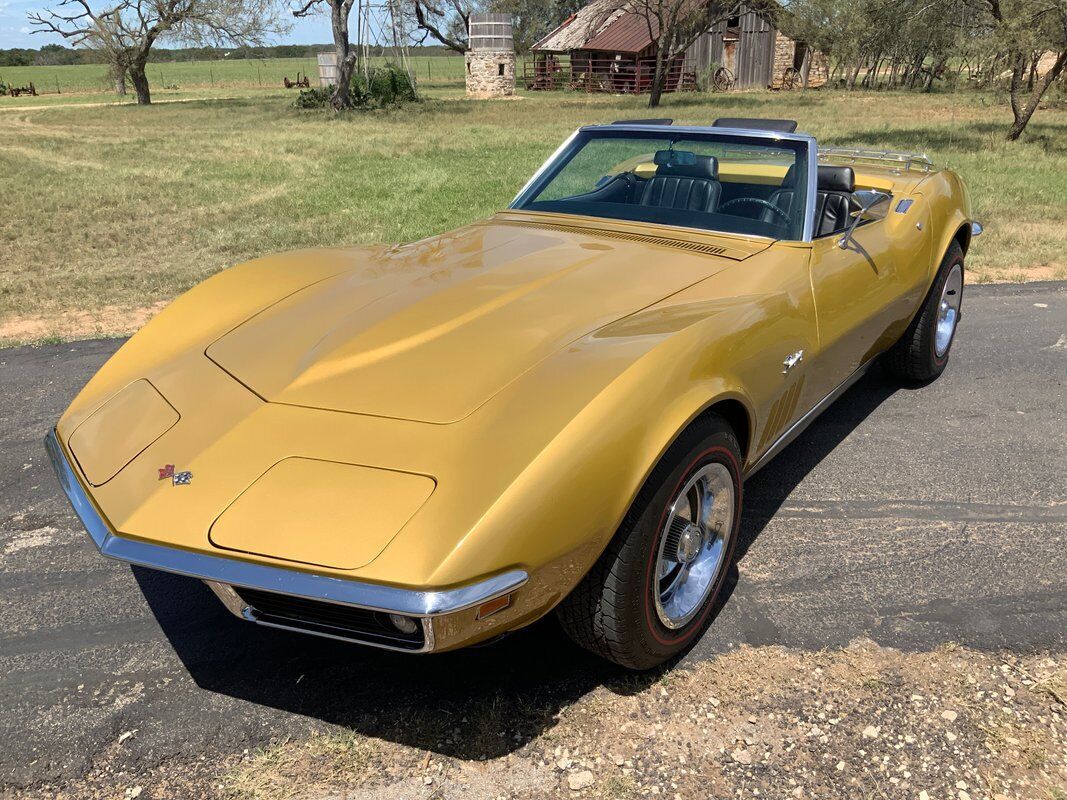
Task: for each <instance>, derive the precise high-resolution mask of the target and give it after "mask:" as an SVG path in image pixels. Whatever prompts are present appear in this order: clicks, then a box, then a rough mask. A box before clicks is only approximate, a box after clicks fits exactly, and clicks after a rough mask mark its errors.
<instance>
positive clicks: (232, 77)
mask: <svg viewBox="0 0 1067 800" xmlns="http://www.w3.org/2000/svg"><path fill="white" fill-rule="evenodd" d="M373 61H374V62H375V63H379V62H380V63H384V59H378V58H375V59H373ZM411 66H412V70H413V71H414V73H415V77H416V79H417V80H418V82H419V84H420V85H422V84H425V85H430V86H434V85H452V84H454V85H456V86H459V85H461V84H462V83H463V58H462V57H460V56H421V57H414V58H412V59H411ZM297 72H302V73H304V74H306V75H309V76H311V79H312V81H313V82H316V84H317V79H318V74H319V68H318V65H317V63H316V61H315V59H314V58H270V59H261V60H234V61H227V60H221V61H179V62H175V63H168V64H152V65H150V66H149V68H148V71H147V74H148V83H149V85H150V86H151V87H152V91H153V92H158V91H166V90H165V87H167V86H177V87H178V88H179V89H205V88H211V89H233V88H280V87H281V86H282V79H283V78H289V79H290V80H295V79H296V74H297ZM0 81H2V82H4V83H8V84H12V85H15V86H25V85H27V84H29V83H31V82H32V83H33V84H34V85H35V86H36V87H37V91H38V92H41V93H43V94H49V95H51V94H57V93H58V94H72V93H84V92H110V91H111V88H112V87H111V83H110V81H108V78H107V68H106V67H104V66H103V65H102V64H78V65H74V66H64V67H0ZM8 99H9V98H0V104H2V102H3V101H4V100H8ZM0 107H2V105H0Z"/></svg>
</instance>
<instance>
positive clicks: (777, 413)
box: [757, 375, 804, 451]
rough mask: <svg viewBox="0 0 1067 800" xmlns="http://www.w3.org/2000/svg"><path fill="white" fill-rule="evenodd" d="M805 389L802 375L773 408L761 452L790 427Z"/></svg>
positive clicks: (762, 441) (762, 440) (760, 447)
mask: <svg viewBox="0 0 1067 800" xmlns="http://www.w3.org/2000/svg"><path fill="white" fill-rule="evenodd" d="M803 387H804V376H803V375H801V376H800V379H799V380H798V381H797V382H796V383H794V384H793V385H792V386H790V387H789V388H788V389H786V390H785V392H784V393H783V394H782V396H781V397H779V398H778V400H777V401H776V402H775V404H774V405H773V406H772V407H771V415H770V417H769V418H768V419H767V425H766V427H764V429H763V436H762V437H760V443H759V447H758V448H757V449H758V450H759V451H762V450H763V448H764V447H766V446H767V445H768V444H770V443H771V442H772V441H774V438H775V437H776V436H777V435H778V434H779V433H780V432H781V430H782V428H784V427H785V426H786V425H788V424H789V423H790V422H791V421H792V419H793V415H794V414H795V413H796V410H797V401H798V400H800V390H801V389H802V388H803Z"/></svg>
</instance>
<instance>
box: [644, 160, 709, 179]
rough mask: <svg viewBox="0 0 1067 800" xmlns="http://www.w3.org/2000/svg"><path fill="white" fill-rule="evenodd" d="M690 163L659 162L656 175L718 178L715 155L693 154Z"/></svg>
mask: <svg viewBox="0 0 1067 800" xmlns="http://www.w3.org/2000/svg"><path fill="white" fill-rule="evenodd" d="M695 159H696V160H695V162H694V163H692V164H660V165H659V166H658V167H656V176H657V177H661V178H662V177H673V178H703V179H705V180H709V181H717V180H718V179H719V160H718V159H717V158H715V156H695Z"/></svg>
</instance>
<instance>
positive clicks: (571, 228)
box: [507, 220, 730, 258]
mask: <svg viewBox="0 0 1067 800" xmlns="http://www.w3.org/2000/svg"><path fill="white" fill-rule="evenodd" d="M507 224H508V225H518V226H520V227H523V228H542V229H546V230H550V231H565V232H567V233H585V234H588V235H590V236H596V237H598V238H601V239H619V240H621V241H624V242H645V243H647V244H655V245H659V246H660V247H673V248H675V249H678V250H688V251H689V252H690V253H702V254H704V255H708V256H722V255H727V250H726V248H725V247H719V246H718V245H714V244H701V243H700V242H687V241H685V240H683V239H671V238H668V237H666V236H648V235H646V234H643V233H622V232H621V231H607V230H596V229H592V228H583V227H581V226H578V225H561V224H559V223H554V222H512V221H511V220H508V221H507ZM727 257H728V258H729V257H730V256H727Z"/></svg>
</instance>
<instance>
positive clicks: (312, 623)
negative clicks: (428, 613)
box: [233, 586, 426, 650]
mask: <svg viewBox="0 0 1067 800" xmlns="http://www.w3.org/2000/svg"><path fill="white" fill-rule="evenodd" d="M233 588H234V591H235V592H237V594H238V595H239V596H240V597H241V599H242V600H243V601H244V602H246V603H247V604H248V605H249V606H251V608H252V611H253V616H254V617H255V619H256V621H257V622H262V623H264V624H265V625H277V626H279V627H282V628H292V629H294V630H300V631H304V632H306V633H316V634H319V635H321V636H332V637H335V638H339V639H349V640H351V641H355V642H363V643H365V644H377V645H382V646H384V647H395V648H398V649H401V650H421V649H422V648H423V645H424V644H425V641H426V640H425V631H424V629H423V626H422V623H421V620H416V623H417V627H416V629H415V632H414V633H411V634H407V633H402V632H401V631H398V630H397V629H396V628H395V627H393V625H392V624H391V623H390V622H389V619H388V617H387V615H385V614H382V613H381V612H378V611H368V610H367V609H364V608H353V607H352V606H343V605H339V604H337V603H327V602H324V601H322V600H309V599H307V598H305V597H290V596H289V595H285V594H276V593H274V592H264V591H262V590H260V589H243V588H240V587H237V586H235V587H233Z"/></svg>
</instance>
